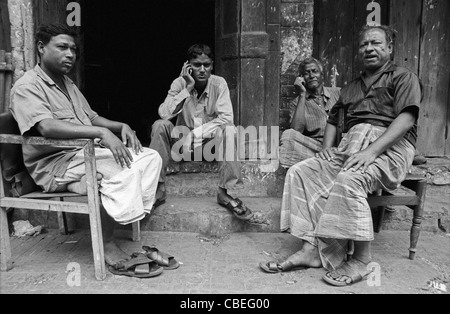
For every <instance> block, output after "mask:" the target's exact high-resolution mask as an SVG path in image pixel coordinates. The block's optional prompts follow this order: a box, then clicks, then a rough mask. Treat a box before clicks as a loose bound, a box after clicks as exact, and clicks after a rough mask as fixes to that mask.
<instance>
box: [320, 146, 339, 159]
mask: <svg viewBox="0 0 450 314" xmlns="http://www.w3.org/2000/svg"><path fill="white" fill-rule="evenodd" d="M336 151H337V148H336V147H330V148H325V149H324V150H322V151H321V152H319V153H317V154H316V157H317V158H320V159H323V160H328V161H332V160H333V159H334V157H335V156H336V155H335V153H336Z"/></svg>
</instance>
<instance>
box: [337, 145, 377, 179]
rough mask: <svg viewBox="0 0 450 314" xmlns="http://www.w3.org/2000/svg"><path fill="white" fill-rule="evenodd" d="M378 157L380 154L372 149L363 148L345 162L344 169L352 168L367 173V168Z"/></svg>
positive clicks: (354, 170)
mask: <svg viewBox="0 0 450 314" xmlns="http://www.w3.org/2000/svg"><path fill="white" fill-rule="evenodd" d="M377 158H378V155H377V154H375V153H373V152H372V151H371V150H369V149H366V150H363V151H361V152H358V153H356V154H354V155H352V156H350V158H349V159H347V161H346V162H345V163H344V167H343V170H344V171H348V170H351V171H353V172H356V171H358V170H361V172H362V173H365V172H366V170H367V168H369V166H370V165H371V164H373V163H374V162H375V160H376V159H377Z"/></svg>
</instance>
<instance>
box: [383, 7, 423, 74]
mask: <svg viewBox="0 0 450 314" xmlns="http://www.w3.org/2000/svg"><path fill="white" fill-rule="evenodd" d="M422 1H423V0H395V1H391V17H390V25H391V26H392V27H393V28H394V29H395V30H396V31H397V32H398V33H397V41H396V45H395V47H394V62H395V63H396V64H397V65H398V66H402V67H405V68H407V69H409V70H411V71H413V72H414V73H416V74H418V73H419V60H420V30H421V26H422V25H421V20H422ZM405 17H408V18H405Z"/></svg>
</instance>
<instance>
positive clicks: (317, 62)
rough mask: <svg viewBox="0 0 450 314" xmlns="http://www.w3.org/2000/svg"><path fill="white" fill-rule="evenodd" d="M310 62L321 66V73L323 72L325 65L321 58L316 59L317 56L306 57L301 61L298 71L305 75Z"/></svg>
mask: <svg viewBox="0 0 450 314" xmlns="http://www.w3.org/2000/svg"><path fill="white" fill-rule="evenodd" d="M308 64H315V65H317V66H318V67H319V70H320V73H322V74H323V65H322V62H320V61H319V60H317V59H315V58H312V57H310V58H306V59H304V60H303V61H302V62H300V65H299V66H298V73H299V75H304V74H305V68H306V66H307V65H308Z"/></svg>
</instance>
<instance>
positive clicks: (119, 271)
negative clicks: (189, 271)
mask: <svg viewBox="0 0 450 314" xmlns="http://www.w3.org/2000/svg"><path fill="white" fill-rule="evenodd" d="M142 249H143V250H144V252H139V253H133V254H132V255H131V257H130V258H129V259H128V260H125V261H122V262H120V263H118V264H117V265H115V266H109V267H108V269H109V271H110V272H111V273H113V274H114V275H119V276H128V277H136V278H151V277H156V276H159V275H161V274H162V273H163V271H164V270H175V269H178V268H179V267H180V263H179V262H178V261H177V260H176V259H175V258H174V257H173V256H172V255H170V254H168V253H164V252H162V251H160V250H158V249H157V248H156V247H150V246H143V247H142Z"/></svg>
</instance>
